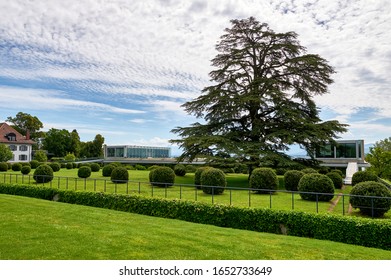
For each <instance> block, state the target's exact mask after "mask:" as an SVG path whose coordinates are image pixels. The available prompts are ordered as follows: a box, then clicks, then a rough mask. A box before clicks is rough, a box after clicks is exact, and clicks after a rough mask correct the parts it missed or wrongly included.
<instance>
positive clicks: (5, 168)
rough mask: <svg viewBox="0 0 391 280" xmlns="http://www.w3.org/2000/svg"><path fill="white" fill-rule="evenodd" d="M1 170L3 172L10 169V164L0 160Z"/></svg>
mask: <svg viewBox="0 0 391 280" xmlns="http://www.w3.org/2000/svg"><path fill="white" fill-rule="evenodd" d="M0 171H1V172H5V171H8V164H7V163H6V162H0Z"/></svg>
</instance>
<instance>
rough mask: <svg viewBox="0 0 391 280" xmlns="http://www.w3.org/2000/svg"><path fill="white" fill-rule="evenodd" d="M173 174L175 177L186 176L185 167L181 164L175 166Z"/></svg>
mask: <svg viewBox="0 0 391 280" xmlns="http://www.w3.org/2000/svg"><path fill="white" fill-rule="evenodd" d="M174 173H175V175H177V176H185V175H186V167H185V166H184V165H183V164H177V165H175V167H174Z"/></svg>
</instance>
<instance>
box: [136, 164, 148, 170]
mask: <svg viewBox="0 0 391 280" xmlns="http://www.w3.org/2000/svg"><path fill="white" fill-rule="evenodd" d="M134 168H135V169H136V170H147V168H146V167H145V166H144V165H141V164H136V165H135V166H134Z"/></svg>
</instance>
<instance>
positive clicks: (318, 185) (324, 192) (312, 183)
mask: <svg viewBox="0 0 391 280" xmlns="http://www.w3.org/2000/svg"><path fill="white" fill-rule="evenodd" d="M298 190H299V191H300V192H303V193H300V196H301V198H302V199H304V200H311V201H316V200H318V201H330V200H331V199H333V197H334V184H333V181H332V180H331V179H330V178H329V177H327V176H326V175H323V174H319V173H309V174H304V176H303V177H302V178H301V179H300V182H299V186H298ZM307 192H310V193H307Z"/></svg>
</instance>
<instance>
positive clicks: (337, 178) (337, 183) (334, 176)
mask: <svg viewBox="0 0 391 280" xmlns="http://www.w3.org/2000/svg"><path fill="white" fill-rule="evenodd" d="M326 176H327V177H329V178H330V179H331V181H333V184H334V188H335V189H341V188H342V186H343V179H342V177H341V175H339V173H338V172H334V171H333V172H329V173H327V174H326Z"/></svg>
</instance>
